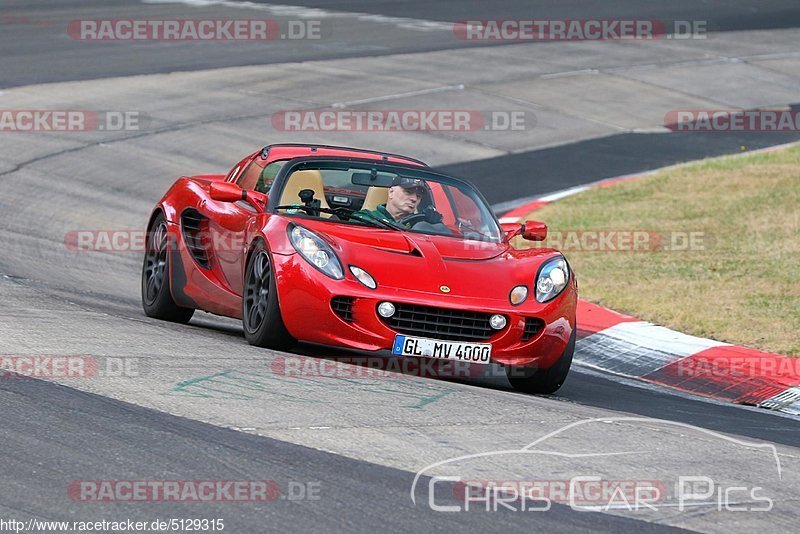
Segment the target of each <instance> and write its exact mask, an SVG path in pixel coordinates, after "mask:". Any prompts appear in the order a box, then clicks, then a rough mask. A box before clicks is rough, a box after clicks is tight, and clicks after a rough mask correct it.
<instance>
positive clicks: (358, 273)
mask: <svg viewBox="0 0 800 534" xmlns="http://www.w3.org/2000/svg"><path fill="white" fill-rule="evenodd" d="M350 272H351V273H353V276H355V277H356V280H358V281H359V282H361V283H362V284H364V285H365V286H367V287H368V288H370V289H375V288H376V287H378V283H377V282H375V279H374V278H372V276H370V274H369V273H368V272H367V271H365V270H364V269H362V268H361V267H356V266H355V265H351V266H350ZM392 313H394V312H392Z"/></svg>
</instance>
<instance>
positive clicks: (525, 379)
mask: <svg viewBox="0 0 800 534" xmlns="http://www.w3.org/2000/svg"><path fill="white" fill-rule="evenodd" d="M575 332H576V329H575V328H573V329H572V335H571V336H570V338H569V343H567V347H566V348H565V349H564V352H562V353H561V356H560V357H559V358H558V360H557V361H556V363H554V364H553V365H552V366H551V367H548V368H547V369H537V368H535V367H533V368H530V367H512V366H508V367H506V376H508V381H509V382H510V383H511V386H512V387H513V388H514V389H516V390H517V391H521V392H522V393H533V394H540V395H541V394H550V393H555V392H556V391H558V389H559V388H560V387H561V386H562V385H563V384H564V381H565V380H566V379H567V375H568V374H569V368H570V366H571V365H572V355H573V354H574V353H575Z"/></svg>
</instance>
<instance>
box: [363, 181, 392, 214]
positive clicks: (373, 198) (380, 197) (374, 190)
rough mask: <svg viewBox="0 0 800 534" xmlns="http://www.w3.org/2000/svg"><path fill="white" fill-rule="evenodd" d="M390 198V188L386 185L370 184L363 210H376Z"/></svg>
mask: <svg viewBox="0 0 800 534" xmlns="http://www.w3.org/2000/svg"><path fill="white" fill-rule="evenodd" d="M387 200H389V189H388V188H386V187H377V186H374V185H373V186H370V188H369V189H368V190H367V196H366V198H365V199H364V205H363V206H362V207H361V209H362V210H371V211H372V210H375V209H377V208H378V206H380V205H381V204H386V201H387Z"/></svg>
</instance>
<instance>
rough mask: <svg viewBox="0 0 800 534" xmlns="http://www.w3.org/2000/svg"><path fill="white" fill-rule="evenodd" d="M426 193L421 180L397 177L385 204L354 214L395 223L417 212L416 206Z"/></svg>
mask: <svg viewBox="0 0 800 534" xmlns="http://www.w3.org/2000/svg"><path fill="white" fill-rule="evenodd" d="M426 193H427V191H426V189H425V182H423V181H422V180H418V179H416V178H407V177H404V176H397V177H395V179H394V180H393V181H392V186H391V187H390V188H389V191H388V196H387V200H386V204H381V205H380V206H378V207H377V208H376V209H374V210H360V211H358V212H356V213H357V214H358V213H361V214H369V215H370V216H372V217H374V218H376V219H381V220H384V221H387V222H394V223H397V222H400V221H401V220H402V219H403V218H405V217H408V216H409V215H411V214H413V213H415V212H416V211H417V206H419V203H420V201H421V200H422V198H423V197H424V196H425V194H426Z"/></svg>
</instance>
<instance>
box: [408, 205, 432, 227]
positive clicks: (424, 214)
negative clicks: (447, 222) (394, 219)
mask: <svg viewBox="0 0 800 534" xmlns="http://www.w3.org/2000/svg"><path fill="white" fill-rule="evenodd" d="M422 221H425V222H428V223H431V224H437V223H440V222H442V214H441V213H439V212H438V211H436V208H434V207H433V206H426V207H425V209H423V210H422V211H421V212H420V213H412V214H411V215H406V216H405V217H403V218H402V219H400V221H399V222H400V224H405V225H408V226H409V227H411V226H414V225H415V224H417V223H420V222H422Z"/></svg>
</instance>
